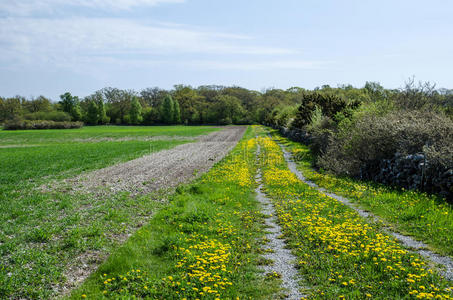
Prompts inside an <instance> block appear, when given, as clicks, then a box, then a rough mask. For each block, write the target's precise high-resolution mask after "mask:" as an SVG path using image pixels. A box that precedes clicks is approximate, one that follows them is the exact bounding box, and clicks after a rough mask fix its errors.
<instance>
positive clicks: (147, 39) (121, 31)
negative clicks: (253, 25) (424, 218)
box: [0, 18, 296, 65]
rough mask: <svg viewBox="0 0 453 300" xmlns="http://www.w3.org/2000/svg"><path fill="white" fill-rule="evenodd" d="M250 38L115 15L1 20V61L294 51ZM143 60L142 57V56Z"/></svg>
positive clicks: (61, 62)
mask: <svg viewBox="0 0 453 300" xmlns="http://www.w3.org/2000/svg"><path fill="white" fill-rule="evenodd" d="M250 41H251V40H250V39H247V38H246V37H244V36H235V35H230V34H225V33H218V32H210V31H203V30H196V29H190V28H187V27H183V26H172V27H165V26H157V25H149V24H144V23H139V22H136V21H132V20H127V19H114V18H71V19H38V18H3V19H0V45H1V47H0V61H1V60H4V61H5V62H10V63H11V62H14V61H15V62H16V63H20V64H23V63H31V62H32V63H52V64H55V65H65V64H68V62H73V63H77V59H78V57H80V58H83V57H94V58H96V57H118V56H120V57H123V58H124V59H125V60H127V59H128V58H134V59H136V58H137V57H146V56H148V58H149V57H150V56H153V55H179V54H228V55H232V54H233V55H234V54H237V55H286V54H294V53H296V52H295V51H293V50H291V49H285V48H277V47H263V46H258V45H250ZM143 59H144V60H146V58H143Z"/></svg>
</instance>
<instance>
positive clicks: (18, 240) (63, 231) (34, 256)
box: [0, 126, 217, 298]
mask: <svg viewBox="0 0 453 300" xmlns="http://www.w3.org/2000/svg"><path fill="white" fill-rule="evenodd" d="M215 130H217V129H215V128H211V127H184V126H174V127H107V126H105V127H85V128H83V129H74V130H47V131H39V132H36V131H14V132H5V131H2V132H0V170H1V173H0V220H2V221H1V222H0V257H1V258H0V260H1V262H0V263H1V265H2V268H1V270H0V282H1V284H0V297H1V298H4V297H8V296H10V295H15V296H16V297H49V295H51V294H52V290H53V289H55V286H57V285H58V283H60V282H62V279H63V276H64V274H63V272H64V269H65V268H66V267H67V264H68V263H69V262H71V261H72V260H73V259H74V258H75V257H77V256H78V255H80V254H81V253H86V252H88V251H92V252H99V253H96V254H94V253H93V255H91V256H90V257H89V258H87V259H92V260H97V259H100V258H99V256H100V255H101V254H100V252H105V251H104V250H106V249H108V248H109V247H111V246H112V245H113V244H115V243H116V242H115V241H114V239H112V238H111V237H112V236H120V235H121V234H126V233H127V230H128V228H129V227H130V226H136V225H137V224H139V222H140V221H139V220H140V219H143V218H144V217H146V216H149V215H150V213H151V212H152V211H153V210H154V208H155V207H156V206H158V205H159V202H156V201H150V200H149V199H150V197H152V196H151V195H149V196H142V197H138V198H136V199H134V200H132V199H130V198H129V197H128V196H127V195H125V194H124V193H118V194H115V195H110V196H109V197H106V198H103V199H93V197H92V195H90V194H79V195H72V194H70V193H67V192H65V191H64V190H54V191H50V192H45V193H43V192H41V191H40V187H41V186H42V185H43V184H46V183H52V182H54V181H55V180H59V179H64V178H70V177H74V176H75V175H78V174H80V173H82V172H87V171H90V170H94V169H99V168H103V167H106V166H109V165H113V164H116V163H118V162H123V161H128V160H131V159H134V158H137V157H140V156H143V155H145V154H149V153H150V152H154V151H159V150H162V149H168V148H172V147H174V146H177V145H179V144H183V143H187V142H189V141H192V140H193V139H194V138H195V137H196V136H198V135H200V134H206V133H209V132H213V131H215ZM153 139H154V140H153ZM124 224H130V225H127V226H125V225H124Z"/></svg>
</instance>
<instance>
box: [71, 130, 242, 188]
mask: <svg viewBox="0 0 453 300" xmlns="http://www.w3.org/2000/svg"><path fill="white" fill-rule="evenodd" d="M245 129H246V127H245V126H229V127H225V128H224V129H222V130H219V131H216V132H213V133H210V134H208V135H205V136H202V137H200V138H199V139H198V140H197V141H196V142H193V143H187V144H183V145H178V146H176V147H174V148H172V149H169V150H163V151H159V152H156V153H152V154H150V155H146V156H143V157H140V158H137V159H134V160H131V161H128V162H125V163H120V164H116V165H113V166H110V167H107V168H103V169H99V170H95V171H93V172H90V173H88V174H82V175H80V176H78V177H75V178H72V179H67V180H65V184H68V183H69V184H70V185H71V186H72V187H73V190H75V191H77V192H82V193H94V194H99V193H101V194H103V193H108V192H114V193H115V192H124V191H127V192H130V193H131V195H139V194H147V193H150V192H152V191H155V190H157V189H160V188H171V187H175V186H176V185H178V184H180V183H183V182H187V181H189V180H191V179H193V178H196V177H197V176H199V175H201V174H202V173H204V172H206V171H208V170H209V169H210V168H211V167H212V166H213V165H214V164H215V163H216V162H218V161H219V160H221V159H222V158H223V157H224V156H225V155H226V154H227V153H228V152H229V151H230V150H231V149H232V148H233V147H234V146H235V145H236V144H237V142H238V141H239V140H240V139H241V137H242V135H243V134H244V131H245Z"/></svg>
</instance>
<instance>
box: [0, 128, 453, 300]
mask: <svg viewBox="0 0 453 300" xmlns="http://www.w3.org/2000/svg"><path fill="white" fill-rule="evenodd" d="M269 133H272V136H270V135H269ZM309 162H310V154H309V150H308V149H307V148H306V147H305V146H302V145H300V144H296V143H292V142H289V141H288V140H286V139H284V138H282V137H280V136H278V134H277V133H275V132H272V131H270V130H268V129H267V128H265V127H261V126H248V127H246V126H232V127H222V128H214V127H184V126H169V127H108V126H105V127H88V128H83V129H76V130H62V131H58V130H57V131H51V130H49V131H40V132H36V131H18V132H0V168H1V170H2V172H1V174H0V197H1V198H0V218H1V222H0V264H1V268H0V298H12V299H15V298H55V297H63V298H72V299H84V298H86V299H105V298H110V299H131V298H135V299H137V298H138V299H285V298H287V299H299V298H301V297H303V298H312V299H453V282H452V278H453V277H452V275H453V273H452V272H453V268H452V266H453V263H452V262H451V258H452V255H451V254H452V253H451V248H450V247H449V245H450V244H451V243H450V241H451V238H452V237H451V236H450V233H451V230H452V229H453V219H452V216H453V210H452V208H451V207H450V206H448V205H446V204H445V203H439V202H436V201H435V199H434V198H431V197H430V196H427V195H424V194H418V193H414V192H407V191H396V190H392V189H390V188H386V187H383V186H375V185H372V184H370V183H365V182H352V181H350V180H349V179H347V178H335V177H332V176H329V175H327V174H323V173H318V172H316V171H315V170H313V169H311V167H310V163H309ZM301 172H302V173H301ZM302 174H303V175H302ZM315 183H316V184H315ZM173 188H175V189H173ZM334 193H336V194H337V195H342V196H343V197H345V198H341V197H339V196H337V195H335V194H334ZM403 208H406V209H405V210H404V209H403ZM365 209H366V210H367V211H364V210H365ZM409 212H410V213H411V215H412V216H413V217H412V218H410V219H409V218H407V214H408V213H409ZM428 213H429V214H433V215H434V216H435V218H431V217H430V216H425V215H426V214H428ZM423 227H425V228H426V229H425V230H423V229H422V228H423ZM405 235H407V236H405ZM408 235H411V236H413V237H415V238H416V239H418V240H419V241H420V242H419V244H420V245H423V246H422V248H420V247H412V248H410V247H409V248H408V243H406V241H408V240H410V241H414V243H413V244H416V243H415V242H417V241H415V240H412V238H411V237H409V236H408ZM422 242H423V243H422ZM409 244H410V243H409ZM427 253H428V255H427ZM436 253H437V254H436Z"/></svg>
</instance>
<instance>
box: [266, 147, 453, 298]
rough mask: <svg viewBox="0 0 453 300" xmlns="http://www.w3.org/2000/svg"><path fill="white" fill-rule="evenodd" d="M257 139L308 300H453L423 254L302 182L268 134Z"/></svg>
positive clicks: (268, 185) (447, 285) (446, 284)
mask: <svg viewBox="0 0 453 300" xmlns="http://www.w3.org/2000/svg"><path fill="white" fill-rule="evenodd" d="M259 143H260V145H261V149H262V155H263V159H262V161H264V162H265V164H264V165H263V171H264V172H263V179H264V183H265V188H266V191H267V193H268V195H269V197H270V198H271V199H272V200H273V201H274V205H275V208H276V211H277V215H278V218H279V221H280V223H281V226H282V229H283V232H284V237H285V238H286V239H287V241H288V243H289V246H290V247H291V248H292V250H293V253H294V254H295V255H296V256H297V257H298V259H299V260H298V267H299V270H300V273H301V275H302V276H303V278H304V280H305V281H306V285H307V286H310V287H311V289H310V290H308V293H309V294H310V298H316V299H317V298H321V299H335V298H337V299H338V298H340V299H366V298H376V299H410V298H421V299H433V298H436V297H437V299H452V297H453V292H452V290H453V287H450V283H449V282H447V281H445V280H443V279H442V278H441V277H440V276H439V275H437V274H436V271H434V270H433V269H431V267H430V266H428V265H427V263H426V262H425V261H424V260H423V259H422V258H421V257H420V256H419V255H416V254H413V253H411V252H408V251H407V250H405V249H404V248H402V246H401V245H400V244H399V243H398V242H396V241H395V240H394V239H393V238H391V237H390V236H388V235H386V234H383V233H382V232H380V231H379V228H377V227H376V226H375V225H371V224H369V223H367V222H366V221H365V220H364V219H363V218H361V217H360V216H359V215H358V214H357V213H356V212H355V211H354V210H352V209H350V208H349V207H347V206H345V205H343V204H342V203H340V202H338V201H336V200H335V199H332V198H330V197H327V196H325V195H323V194H320V193H319V192H318V191H317V190H316V189H313V188H311V187H309V186H308V185H307V184H305V183H303V182H301V181H299V180H298V179H297V177H296V176H295V175H294V174H293V173H291V172H290V171H289V170H288V167H287V164H286V162H285V160H284V158H283V154H282V151H281V149H280V147H279V146H278V145H277V144H276V143H275V142H274V141H272V140H271V139H270V138H261V139H260V140H259Z"/></svg>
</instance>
